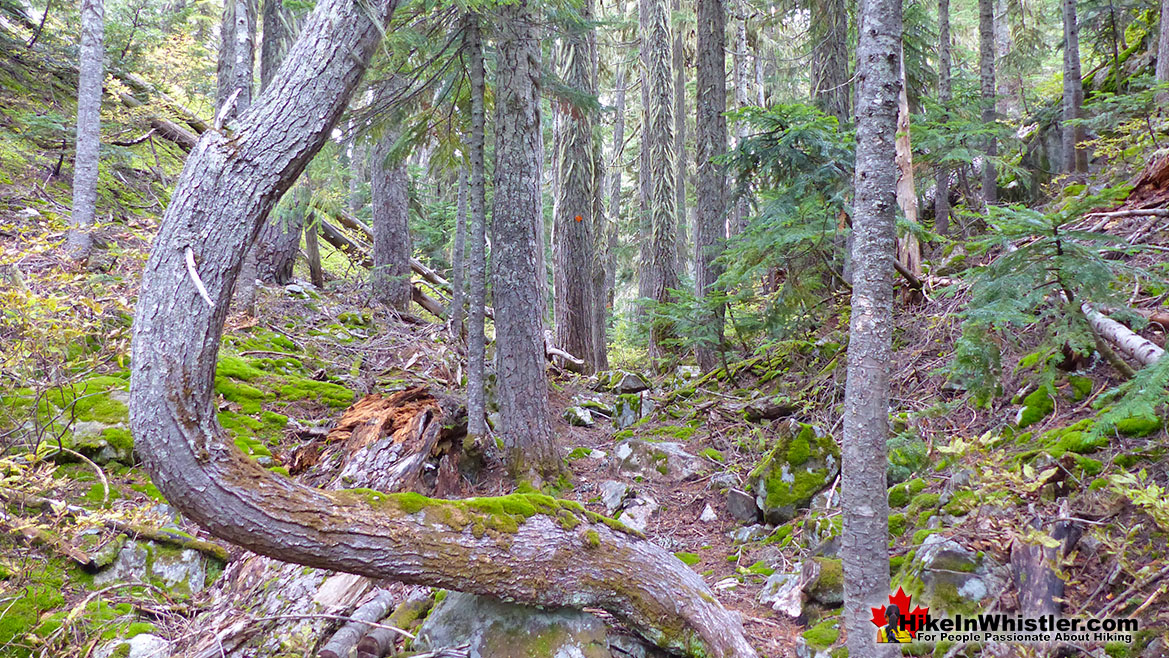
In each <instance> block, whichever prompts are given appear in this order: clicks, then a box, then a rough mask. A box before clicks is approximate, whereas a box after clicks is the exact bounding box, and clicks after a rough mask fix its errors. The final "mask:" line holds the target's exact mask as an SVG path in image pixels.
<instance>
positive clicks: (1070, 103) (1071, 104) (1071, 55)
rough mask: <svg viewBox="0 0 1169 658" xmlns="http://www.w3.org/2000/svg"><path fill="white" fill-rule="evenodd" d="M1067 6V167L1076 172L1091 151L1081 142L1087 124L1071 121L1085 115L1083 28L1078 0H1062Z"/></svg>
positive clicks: (1083, 167) (1084, 167)
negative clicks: (1081, 64)
mask: <svg viewBox="0 0 1169 658" xmlns="http://www.w3.org/2000/svg"><path fill="white" fill-rule="evenodd" d="M1061 6H1062V8H1063V39H1064V42H1063V43H1064V52H1063V64H1064V67H1063V120H1064V124H1063V168H1064V171H1066V172H1069V173H1072V172H1075V173H1086V172H1087V171H1088V153H1087V151H1085V150H1084V149H1082V148H1079V147H1078V145H1079V144H1080V142H1082V141H1084V138H1085V135H1084V127H1083V126H1079V125H1077V126H1072V125H1070V124H1069V123H1068V122H1069V121H1072V120H1074V119H1079V118H1080V117H1081V108H1082V107H1083V105H1084V84H1083V80H1082V77H1081V74H1080V28H1079V25H1078V24H1077V22H1076V0H1061Z"/></svg>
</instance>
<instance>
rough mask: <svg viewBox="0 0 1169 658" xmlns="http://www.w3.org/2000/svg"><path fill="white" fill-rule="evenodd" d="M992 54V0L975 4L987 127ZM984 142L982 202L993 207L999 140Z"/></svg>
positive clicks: (992, 106)
mask: <svg viewBox="0 0 1169 658" xmlns="http://www.w3.org/2000/svg"><path fill="white" fill-rule="evenodd" d="M1073 1H1074V0H1073ZM994 50H995V48H994V0H978V82H979V90H980V92H981V100H982V122H983V123H984V124H986V125H987V126H990V125H991V124H992V123H994V120H995V82H994V65H995V57H994ZM986 139H987V141H986V157H984V158H983V159H982V198H983V200H984V201H985V202H986V205H988V206H993V205H995V204H996V203H998V201H999V190H998V174H997V173H996V172H995V168H994V162H993V159H994V158H995V156H997V155H998V140H997V139H995V137H994V135H991V136H989V137H987V138H986Z"/></svg>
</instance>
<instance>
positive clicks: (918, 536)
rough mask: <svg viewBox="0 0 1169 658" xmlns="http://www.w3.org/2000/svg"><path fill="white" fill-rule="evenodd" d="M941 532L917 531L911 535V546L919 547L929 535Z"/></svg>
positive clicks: (938, 529)
mask: <svg viewBox="0 0 1169 658" xmlns="http://www.w3.org/2000/svg"><path fill="white" fill-rule="evenodd" d="M941 531H942V529H941V528H933V529H923V530H918V531H917V532H915V533H913V544H914V545H915V546H917V545H920V544H921V543H922V542H924V541H925V538H926V537H929V536H930V535H933V534H936V533H939V532H941Z"/></svg>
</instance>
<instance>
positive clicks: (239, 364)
mask: <svg viewBox="0 0 1169 658" xmlns="http://www.w3.org/2000/svg"><path fill="white" fill-rule="evenodd" d="M266 376H267V374H266V373H265V372H264V371H263V370H260V369H259V368H256V367H255V366H253V365H252V360H251V359H247V358H244V357H241V356H221V357H219V363H217V364H216V366H215V377H216V379H218V378H220V377H225V378H230V379H237V380H240V381H244V382H251V381H257V380H260V379H263V378H265V377H266Z"/></svg>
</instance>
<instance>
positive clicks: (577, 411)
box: [564, 407, 596, 427]
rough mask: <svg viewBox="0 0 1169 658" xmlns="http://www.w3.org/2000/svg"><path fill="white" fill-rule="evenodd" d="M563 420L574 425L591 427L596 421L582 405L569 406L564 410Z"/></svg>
mask: <svg viewBox="0 0 1169 658" xmlns="http://www.w3.org/2000/svg"><path fill="white" fill-rule="evenodd" d="M564 420H567V421H568V424H569V425H572V426H574V427H592V426H593V425H595V424H596V423H595V422H594V421H593V415H592V414H591V413H589V410H588V409H585V408H584V407H569V408H567V409H565V410H564Z"/></svg>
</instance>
